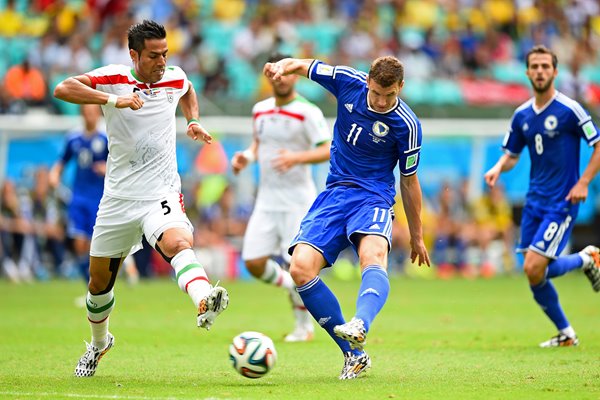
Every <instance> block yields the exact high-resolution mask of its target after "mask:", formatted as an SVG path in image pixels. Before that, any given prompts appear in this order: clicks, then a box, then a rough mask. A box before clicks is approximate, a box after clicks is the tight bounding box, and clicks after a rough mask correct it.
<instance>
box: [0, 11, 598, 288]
mask: <svg viewBox="0 0 600 400" xmlns="http://www.w3.org/2000/svg"><path fill="white" fill-rule="evenodd" d="M144 18H148V19H154V20H157V21H159V22H161V23H163V24H164V25H165V27H166V28H167V39H168V45H169V59H170V60H169V63H170V64H174V65H180V66H181V67H182V68H183V69H184V70H185V71H186V72H187V74H188V77H189V79H190V80H191V81H192V82H193V84H194V86H195V88H196V91H197V92H198V93H199V94H201V95H202V96H203V99H202V100H201V103H200V104H201V107H202V106H203V104H206V102H214V103H216V104H221V103H227V102H234V101H247V102H250V103H252V102H254V101H256V100H257V99H260V98H264V97H266V95H267V94H268V93H269V87H268V85H267V84H266V82H264V80H262V79H261V69H262V66H263V64H264V61H265V60H266V57H267V56H268V54H269V53H271V52H272V51H274V50H278V51H281V52H286V53H289V54H292V55H293V56H295V57H299V58H302V57H306V58H320V59H323V60H325V61H327V62H330V63H332V64H345V65H351V66H355V67H357V68H360V69H363V70H367V69H368V67H369V63H370V61H371V60H372V59H373V58H374V57H376V56H378V55H381V54H394V55H397V56H398V57H399V58H400V59H401V60H402V61H403V62H404V63H405V67H406V85H405V87H404V89H403V96H404V97H406V98H407V101H408V102H409V104H411V105H412V104H419V103H421V104H431V105H433V106H437V105H444V104H498V103H501V104H515V103H518V102H520V101H522V100H523V99H524V98H527V97H529V96H530V91H529V89H528V82H527V80H526V77H525V74H524V71H525V67H524V62H523V58H524V54H525V53H526V52H527V50H528V49H529V48H530V47H531V46H532V45H533V44H539V43H542V44H545V45H546V46H548V47H550V48H552V49H553V50H554V51H555V52H556V53H557V54H558V57H559V69H560V74H559V84H558V87H559V89H560V90H561V91H563V92H564V93H565V94H567V95H568V96H570V97H573V98H576V99H579V100H580V101H582V102H584V103H587V104H588V105H592V106H593V105H597V104H600V54H599V53H598V49H600V0H326V1H321V0H270V1H269V0H248V1H243V0H171V1H165V0H142V1H135V2H134V1H128V0H104V1H100V0H33V1H28V0H0V114H1V113H10V114H19V113H25V112H27V109H28V107H30V106H35V107H38V108H39V107H42V108H44V109H47V110H48V111H49V112H53V113H61V114H73V115H75V114H78V112H79V109H78V107H77V106H76V105H72V104H69V103H65V102H60V101H57V100H55V99H53V98H52V96H51V93H52V91H53V88H54V86H55V85H56V83H58V82H60V81H61V80H62V79H64V78H65V77H66V76H70V75H75V74H80V73H83V72H86V71H89V70H91V69H93V68H96V67H99V66H102V65H106V64H111V63H120V64H126V65H129V64H130V58H129V53H128V49H127V38H126V32H127V29H128V27H129V26H130V25H131V24H132V23H134V22H136V21H140V20H142V19H144ZM304 83H306V82H304V81H299V82H298V86H297V89H298V91H299V92H300V93H302V94H303V95H304V96H305V97H307V98H309V99H311V100H313V101H331V99H330V98H329V97H327V96H326V95H325V92H324V90H322V89H321V88H319V87H318V85H311V84H310V83H309V84H307V85H305V84H304ZM221 111H222V112H225V113H226V112H228V111H231V110H230V109H227V108H223V109H222V110H221ZM31 177H32V179H30V180H29V181H30V183H26V182H19V185H15V183H14V182H11V181H10V180H4V182H3V183H2V187H1V198H0V208H1V212H0V234H1V253H0V254H1V258H2V263H1V267H2V268H1V270H2V273H3V274H4V275H5V276H7V277H8V278H9V279H11V280H13V281H23V280H24V281H28V280H32V279H46V278H48V277H51V276H63V277H72V276H74V275H77V273H78V272H77V270H76V268H74V267H73V255H72V249H71V247H72V244H71V243H70V240H69V239H68V238H67V237H66V235H65V226H66V224H67V221H66V212H65V204H66V203H68V201H69V199H68V197H69V196H68V192H67V191H65V190H58V191H53V190H51V189H50V188H49V186H48V182H47V180H48V171H47V169H46V168H45V167H40V168H39V169H37V170H36V171H35V172H34V173H31ZM219 179H225V180H226V178H225V177H221V178H219ZM29 181H28V182H29ZM208 186H211V187H210V189H207V187H208ZM216 186H217V187H218V188H217V189H215V185H213V184H211V185H208V181H206V180H203V181H198V180H196V181H193V182H188V183H186V184H185V185H184V194H185V199H186V209H187V212H188V215H189V217H190V219H191V220H192V223H193V224H194V226H195V228H196V230H195V244H196V251H197V253H198V256H199V259H200V260H201V261H202V262H203V264H204V265H206V268H207V270H208V271H207V272H208V273H209V275H210V276H213V277H216V278H219V277H223V278H236V277H237V276H238V275H239V274H240V273H243V269H242V268H241V267H240V266H241V263H240V260H239V251H240V246H241V238H242V235H243V232H244V230H245V226H246V223H247V219H248V217H249V215H250V211H251V207H252V205H251V204H243V203H240V201H239V196H236V193H235V188H234V187H233V186H230V185H229V184H228V183H227V182H221V183H219V184H218V185H216ZM238 194H239V193H238ZM207 199H208V200H207ZM397 207H401V202H398V204H397ZM512 213H513V208H512V207H511V206H510V205H509V203H508V201H507V200H506V196H505V194H504V192H503V190H502V188H501V187H499V188H497V189H495V190H493V191H491V192H486V193H485V194H484V195H483V196H482V197H481V198H478V199H470V198H469V197H468V196H467V193H466V183H461V184H458V185H456V184H444V185H442V186H441V187H440V189H439V192H438V193H437V194H436V195H435V196H430V197H429V198H426V199H425V204H424V209H423V221H424V229H425V235H426V240H427V246H428V248H429V249H430V251H431V253H432V257H433V261H434V263H435V265H436V266H437V268H436V269H432V271H436V273H437V274H438V275H439V276H441V277H449V276H452V275H455V274H459V275H462V276H467V277H473V276H492V275H494V274H497V273H501V272H506V271H512V270H514V268H515V265H516V264H517V262H516V260H515V258H514V254H513V248H514V243H515V235H516V234H515V228H514V225H513V216H512ZM396 215H397V216H399V218H397V219H396V221H395V224H396V227H395V230H394V245H393V252H392V254H391V257H390V267H391V270H393V271H397V272H401V271H406V269H405V266H407V265H408V264H409V263H407V259H408V258H409V257H408V256H409V254H407V252H408V249H409V246H408V240H409V237H408V229H407V224H406V221H405V220H402V218H400V216H402V215H404V213H403V212H401V210H397V212H396ZM349 261H350V262H351V263H352V262H354V260H352V259H350V260H349ZM136 263H137V266H138V268H139V270H140V274H141V275H142V277H144V276H153V275H160V274H170V273H171V268H170V266H169V265H168V264H166V263H165V262H164V261H163V260H162V259H161V258H160V256H158V254H156V253H155V252H154V251H153V250H151V249H149V248H148V247H146V249H145V250H144V251H142V252H140V253H137V254H136Z"/></svg>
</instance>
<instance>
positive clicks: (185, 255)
mask: <svg viewBox="0 0 600 400" xmlns="http://www.w3.org/2000/svg"><path fill="white" fill-rule="evenodd" d="M171 266H172V267H173V269H174V270H175V279H177V284H178V285H179V288H180V289H181V290H183V291H184V292H186V293H187V294H188V295H189V296H190V297H191V298H192V301H193V302H194V305H195V306H196V307H198V304H199V303H200V300H202V299H203V298H204V297H206V295H207V294H208V293H209V291H210V283H209V281H208V277H207V276H206V272H204V268H202V266H201V265H200V262H198V259H197V258H196V254H195V253H194V250H192V249H186V250H183V251H180V252H179V253H177V254H176V255H175V257H173V258H172V259H171Z"/></svg>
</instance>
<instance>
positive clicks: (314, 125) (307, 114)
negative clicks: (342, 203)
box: [252, 96, 331, 211]
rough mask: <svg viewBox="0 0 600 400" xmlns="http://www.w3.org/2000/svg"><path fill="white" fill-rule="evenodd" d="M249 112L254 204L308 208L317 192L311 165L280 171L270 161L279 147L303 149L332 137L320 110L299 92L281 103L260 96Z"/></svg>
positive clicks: (258, 206) (268, 207)
mask: <svg viewBox="0 0 600 400" xmlns="http://www.w3.org/2000/svg"><path fill="white" fill-rule="evenodd" d="M252 115H253V120H254V134H255V135H257V138H258V162H259V165H260V182H259V187H258V195H257V199H256V205H255V208H256V209H266V210H270V211H286V210H292V209H295V210H298V209H303V210H305V211H306V210H308V208H309V206H310V205H311V204H312V202H313V200H314V199H315V197H316V195H317V190H316V187H315V183H314V181H313V179H312V171H311V167H310V165H308V164H297V165H295V166H293V167H292V168H290V169H289V170H287V171H286V172H284V173H281V172H278V171H276V170H275V169H273V166H272V162H273V159H274V158H275V157H276V156H277V155H278V154H279V151H280V150H281V149H287V150H289V151H292V152H297V151H306V150H310V149H311V148H313V147H314V146H315V145H317V144H318V143H322V142H325V141H329V140H331V131H330V130H329V127H328V125H327V122H326V121H325V118H324V117H323V113H322V112H321V110H320V109H319V108H318V107H317V106H315V105H314V104H312V103H310V102H308V101H307V100H305V99H304V98H302V97H300V96H298V97H296V99H294V100H293V101H292V102H290V103H288V104H286V105H284V106H282V107H276V106H275V98H274V97H271V98H268V99H266V100H263V101H261V102H259V103H257V104H255V105H254V108H253V109H252Z"/></svg>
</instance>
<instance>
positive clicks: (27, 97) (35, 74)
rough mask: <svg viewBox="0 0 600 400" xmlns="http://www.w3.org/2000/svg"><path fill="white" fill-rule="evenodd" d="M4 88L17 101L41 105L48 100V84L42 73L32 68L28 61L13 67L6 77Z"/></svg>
mask: <svg viewBox="0 0 600 400" xmlns="http://www.w3.org/2000/svg"><path fill="white" fill-rule="evenodd" d="M4 88H5V89H6V91H7V93H8V94H9V95H10V96H11V97H12V98H13V99H14V100H16V101H19V100H20V101H24V102H25V103H26V104H30V105H41V104H42V102H43V101H44V100H45V99H46V82H45V80H44V76H43V75H42V72H41V71H40V70H39V69H37V68H35V67H32V66H31V65H30V64H29V61H28V60H25V61H23V62H22V63H21V64H18V65H14V66H12V67H11V68H10V69H9V70H8V71H7V72H6V76H5V77H4Z"/></svg>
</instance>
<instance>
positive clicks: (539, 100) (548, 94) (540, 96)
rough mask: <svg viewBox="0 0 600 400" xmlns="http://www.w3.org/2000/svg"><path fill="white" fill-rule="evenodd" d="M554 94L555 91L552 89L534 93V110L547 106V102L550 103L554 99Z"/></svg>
mask: <svg viewBox="0 0 600 400" xmlns="http://www.w3.org/2000/svg"><path fill="white" fill-rule="evenodd" d="M555 94H556V90H555V89H554V87H551V88H548V90H546V91H544V92H541V93H540V92H535V106H536V108H542V107H544V106H545V105H546V104H548V102H550V101H551V100H552V99H553V98H554V95H555Z"/></svg>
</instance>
